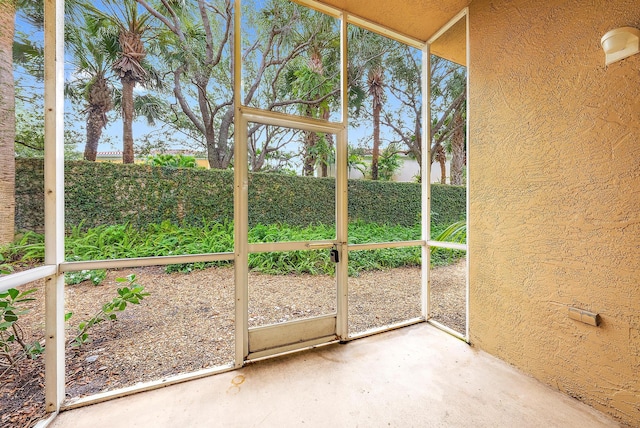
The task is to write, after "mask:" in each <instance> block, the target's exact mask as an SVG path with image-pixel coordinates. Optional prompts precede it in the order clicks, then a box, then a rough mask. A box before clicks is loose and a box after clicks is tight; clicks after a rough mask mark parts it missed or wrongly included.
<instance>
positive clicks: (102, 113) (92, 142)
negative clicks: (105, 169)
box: [84, 73, 113, 162]
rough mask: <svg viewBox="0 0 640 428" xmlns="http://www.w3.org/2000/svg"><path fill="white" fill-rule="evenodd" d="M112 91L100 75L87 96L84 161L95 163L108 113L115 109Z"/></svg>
mask: <svg viewBox="0 0 640 428" xmlns="http://www.w3.org/2000/svg"><path fill="white" fill-rule="evenodd" d="M111 97H112V94H111V89H110V88H109V85H108V84H107V80H106V79H105V77H104V74H103V73H98V74H97V75H96V77H95V81H94V82H93V84H92V85H91V86H90V88H89V91H88V95H87V108H86V109H85V112H87V125H86V126H87V141H86V143H85V146H84V159H85V160H88V161H91V162H95V161H96V155H97V152H98V143H99V142H100V137H101V136H102V130H103V129H104V128H105V126H107V112H109V111H110V110H111V108H112V107H113V103H112V101H111Z"/></svg>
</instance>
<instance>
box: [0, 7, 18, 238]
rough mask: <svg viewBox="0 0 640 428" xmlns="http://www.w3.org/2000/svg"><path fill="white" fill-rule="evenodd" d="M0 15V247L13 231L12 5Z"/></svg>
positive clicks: (13, 13)
mask: <svg viewBox="0 0 640 428" xmlns="http://www.w3.org/2000/svg"><path fill="white" fill-rule="evenodd" d="M2 6H3V7H2V10H1V11H0V219H2V221H1V222H0V245H4V244H8V243H9V242H12V241H13V237H14V227H15V178H16V170H15V165H16V164H15V148H14V145H15V136H16V127H15V88H14V81H13V36H14V32H15V26H14V25H15V24H14V22H15V21H14V20H15V4H14V2H13V1H9V2H2Z"/></svg>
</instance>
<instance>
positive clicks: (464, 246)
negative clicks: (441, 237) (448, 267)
mask: <svg viewBox="0 0 640 428" xmlns="http://www.w3.org/2000/svg"><path fill="white" fill-rule="evenodd" d="M427 245H429V246H430V247H433V248H448V249H450V250H461V251H467V244H460V243H458V242H442V241H427Z"/></svg>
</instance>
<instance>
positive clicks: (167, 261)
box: [60, 253, 234, 272]
mask: <svg viewBox="0 0 640 428" xmlns="http://www.w3.org/2000/svg"><path fill="white" fill-rule="evenodd" d="M233 259H234V253H213V254H186V255H183V256H158V257H136V258H131V259H112V260H90V261H86V262H64V263H60V272H77V271H81V270H85V269H86V270H90V269H117V268H127V267H143V266H166V265H173V264H183V263H198V262H221V261H231V260H233Z"/></svg>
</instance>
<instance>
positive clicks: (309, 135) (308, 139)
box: [302, 131, 318, 177]
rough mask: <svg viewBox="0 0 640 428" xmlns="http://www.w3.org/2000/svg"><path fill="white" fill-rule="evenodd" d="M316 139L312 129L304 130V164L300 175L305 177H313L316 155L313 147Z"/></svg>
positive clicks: (316, 136)
mask: <svg viewBox="0 0 640 428" xmlns="http://www.w3.org/2000/svg"><path fill="white" fill-rule="evenodd" d="M317 140H318V135H317V134H316V133H315V132H312V131H304V166H303V171H302V175H304V176H305V177H313V176H314V175H315V169H316V156H315V155H314V154H313V148H314V147H315V145H316V141H317Z"/></svg>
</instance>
